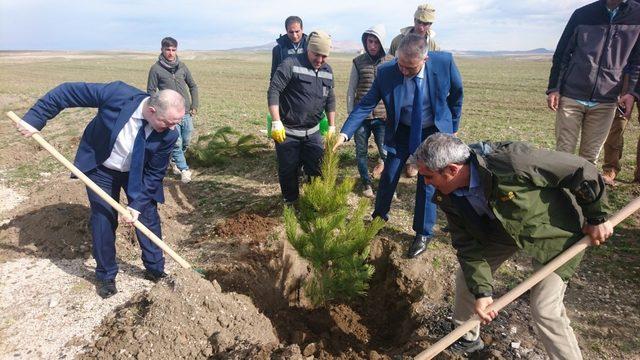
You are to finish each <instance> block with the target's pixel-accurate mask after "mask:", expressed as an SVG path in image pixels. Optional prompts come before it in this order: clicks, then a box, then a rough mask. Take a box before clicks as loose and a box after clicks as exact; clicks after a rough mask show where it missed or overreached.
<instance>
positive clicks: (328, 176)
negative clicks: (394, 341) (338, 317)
mask: <svg viewBox="0 0 640 360" xmlns="http://www.w3.org/2000/svg"><path fill="white" fill-rule="evenodd" d="M335 141H336V137H335V136H330V137H327V140H326V141H325V149H326V151H325V154H324V158H323V162H322V176H319V177H315V178H313V179H312V180H311V182H310V183H308V184H305V185H303V186H302V195H301V196H300V198H299V199H298V204H297V206H296V207H297V211H296V210H295V209H294V208H293V207H290V206H287V207H286V208H285V210H284V218H285V228H286V233H287V239H288V240H289V242H290V243H291V245H292V246H293V248H294V249H296V251H297V252H298V254H299V255H300V256H301V257H303V258H304V259H306V260H307V261H309V263H310V264H311V268H312V274H311V276H310V278H309V279H307V280H306V281H305V285H304V288H305V293H306V295H307V296H308V297H309V299H310V300H311V302H312V303H313V304H314V305H316V306H317V305H321V306H325V305H326V304H327V303H329V302H332V301H335V300H350V299H352V298H354V297H356V296H359V295H364V294H365V293H366V291H367V290H368V288H369V279H370V278H371V276H372V275H373V272H374V270H375V269H374V267H373V265H371V264H369V263H368V257H369V246H370V243H371V240H372V239H373V237H374V236H375V235H376V234H377V233H378V231H380V229H381V228H382V227H383V226H384V222H383V221H382V220H381V219H378V218H376V219H374V220H373V221H372V222H371V223H369V224H365V222H364V220H363V219H364V216H365V214H366V211H367V209H368V204H369V200H368V199H365V198H362V199H360V200H359V202H358V205H357V206H356V207H355V209H353V208H352V206H351V205H350V204H348V202H347V199H348V195H349V193H350V192H351V190H352V189H353V185H354V183H355V180H354V179H353V178H347V179H344V180H343V181H342V182H340V183H338V163H339V159H338V154H336V153H335V152H333V151H332V150H331V149H332V148H333V145H334V144H335Z"/></svg>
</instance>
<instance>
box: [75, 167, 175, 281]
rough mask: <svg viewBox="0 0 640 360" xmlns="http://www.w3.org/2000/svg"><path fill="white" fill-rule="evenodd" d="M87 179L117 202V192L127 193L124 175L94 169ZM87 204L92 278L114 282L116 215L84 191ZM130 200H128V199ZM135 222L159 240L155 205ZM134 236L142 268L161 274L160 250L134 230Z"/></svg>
mask: <svg viewBox="0 0 640 360" xmlns="http://www.w3.org/2000/svg"><path fill="white" fill-rule="evenodd" d="M87 176H88V177H89V178H90V179H91V180H92V181H93V182H95V183H96V184H97V185H98V186H99V187H100V188H101V189H102V190H104V191H105V192H106V193H107V194H109V195H110V196H111V197H112V198H113V199H115V200H116V201H119V200H120V189H124V190H125V193H126V192H127V182H128V180H129V173H128V172H120V171H115V170H111V169H108V168H106V167H104V166H98V167H97V168H95V169H94V170H91V171H90V172H89V173H87ZM87 195H88V197H89V203H90V204H91V236H92V238H93V258H94V259H96V264H97V265H96V278H97V279H98V280H110V279H114V278H115V277H116V275H117V274H118V264H117V262H116V244H115V242H116V229H117V227H118V212H117V211H116V210H115V209H114V208H112V207H111V205H109V204H108V203H107V202H106V201H104V200H102V198H100V197H99V196H98V195H97V194H96V193H94V192H93V190H91V189H89V188H87ZM129 200H130V199H129ZM138 220H139V221H140V222H141V223H142V224H144V225H145V226H146V227H147V228H149V230H151V231H152V232H153V233H154V234H156V235H157V236H158V237H160V238H162V231H161V229H160V216H159V215H158V207H157V204H156V202H155V201H151V203H150V204H149V206H147V207H146V209H144V210H143V211H142V213H140V216H139V218H138ZM136 235H137V237H138V242H139V243H140V248H141V249H142V262H143V263H144V267H145V268H146V269H147V270H149V271H151V272H154V273H160V272H163V271H164V256H163V254H162V249H160V248H159V247H158V246H156V245H155V244H154V243H153V242H152V241H151V240H150V239H149V238H148V237H147V236H145V235H144V234H142V233H141V232H140V231H139V230H137V229H136Z"/></svg>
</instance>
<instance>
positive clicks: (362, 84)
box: [347, 24, 393, 198]
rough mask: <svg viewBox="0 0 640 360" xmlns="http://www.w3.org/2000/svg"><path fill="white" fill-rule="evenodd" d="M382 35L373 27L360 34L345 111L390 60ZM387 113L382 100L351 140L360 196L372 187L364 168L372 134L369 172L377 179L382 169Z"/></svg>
mask: <svg viewBox="0 0 640 360" xmlns="http://www.w3.org/2000/svg"><path fill="white" fill-rule="evenodd" d="M385 35H386V32H385V29H384V25H380V24H379V25H375V26H372V27H371V28H369V29H367V30H366V31H365V32H364V33H363V34H362V46H363V47H364V53H362V54H361V55H358V56H356V57H355V58H354V59H353V65H352V66H351V76H350V77H349V87H348V90H347V112H349V113H351V111H352V110H353V108H354V107H355V105H356V104H358V102H359V101H360V99H362V97H363V96H364V95H365V94H366V93H367V92H368V91H369V89H371V84H373V80H374V79H375V78H376V72H377V71H378V66H379V65H382V64H384V63H385V62H387V61H389V60H391V59H393V56H391V55H387V54H386V53H385V51H384V38H385ZM386 119H387V112H386V110H385V108H384V104H383V103H382V101H381V102H380V103H379V104H378V106H376V108H375V109H373V112H371V114H369V116H367V118H366V120H365V121H364V122H363V123H362V126H360V128H359V129H358V130H357V131H356V133H355V135H354V139H355V142H356V159H357V161H358V172H359V173H360V179H361V180H362V186H363V192H362V194H363V195H364V196H366V197H368V198H374V197H375V195H374V193H373V188H372V187H371V178H370V177H369V168H368V164H367V163H368V157H369V156H368V147H369V137H370V136H371V134H372V133H373V138H374V140H375V143H376V146H377V147H378V154H380V159H378V164H377V165H376V167H375V168H374V169H373V177H374V178H380V174H382V170H384V159H385V158H386V156H387V152H386V151H385V150H384V148H383V145H382V144H383V142H384V128H385V124H384V122H385V120H386Z"/></svg>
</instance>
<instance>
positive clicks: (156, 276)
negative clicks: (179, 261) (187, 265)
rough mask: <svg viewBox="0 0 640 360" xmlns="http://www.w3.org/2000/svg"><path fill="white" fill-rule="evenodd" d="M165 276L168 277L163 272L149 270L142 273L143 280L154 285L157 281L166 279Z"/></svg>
mask: <svg viewBox="0 0 640 360" xmlns="http://www.w3.org/2000/svg"><path fill="white" fill-rule="evenodd" d="M167 276H169V275H167V273H166V272H164V271H163V272H155V271H150V270H145V271H144V278H145V279H147V280H151V281H153V282H154V283H157V282H158V281H160V280H162V279H164V278H166V277H167Z"/></svg>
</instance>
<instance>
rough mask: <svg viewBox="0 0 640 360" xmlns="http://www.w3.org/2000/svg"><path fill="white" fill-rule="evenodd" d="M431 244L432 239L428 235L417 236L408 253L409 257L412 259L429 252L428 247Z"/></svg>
mask: <svg viewBox="0 0 640 360" xmlns="http://www.w3.org/2000/svg"><path fill="white" fill-rule="evenodd" d="M429 242H431V237H429V236H426V235H419V234H418V235H416V237H415V239H413V243H411V246H409V251H408V252H407V256H408V257H409V258H410V259H412V258H414V257H416V256H418V255H420V254H422V253H423V252H424V251H425V250H427V245H429Z"/></svg>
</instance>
